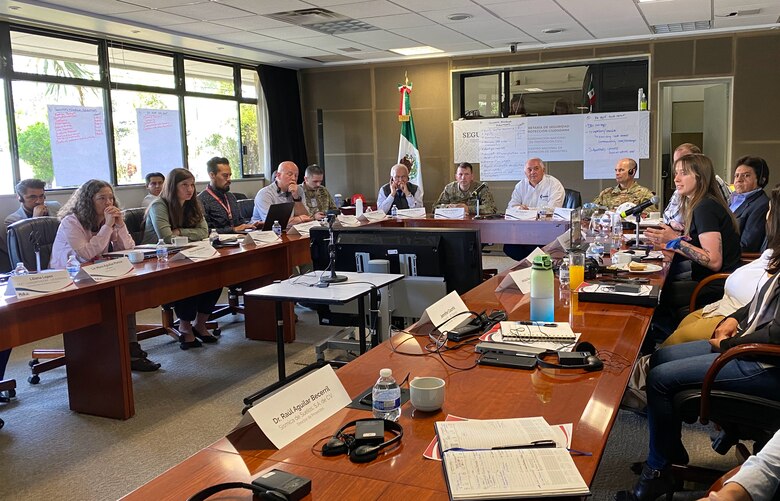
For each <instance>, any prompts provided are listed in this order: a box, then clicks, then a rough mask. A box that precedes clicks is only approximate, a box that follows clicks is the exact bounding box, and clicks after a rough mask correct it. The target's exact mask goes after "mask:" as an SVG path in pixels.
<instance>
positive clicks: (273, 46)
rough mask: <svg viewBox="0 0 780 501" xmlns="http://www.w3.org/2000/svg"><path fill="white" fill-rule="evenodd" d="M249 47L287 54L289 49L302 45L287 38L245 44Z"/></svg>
mask: <svg viewBox="0 0 780 501" xmlns="http://www.w3.org/2000/svg"><path fill="white" fill-rule="evenodd" d="M245 45H246V46H247V47H255V48H258V49H262V50H270V51H273V52H279V53H280V54H285V53H286V51H287V50H293V49H297V48H299V47H300V45H298V44H296V43H293V42H287V41H285V40H271V41H270V42H268V41H266V42H249V43H247V44H245Z"/></svg>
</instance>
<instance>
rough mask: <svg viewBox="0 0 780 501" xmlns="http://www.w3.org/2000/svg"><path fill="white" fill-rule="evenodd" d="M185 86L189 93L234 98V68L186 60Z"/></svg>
mask: <svg viewBox="0 0 780 501" xmlns="http://www.w3.org/2000/svg"><path fill="white" fill-rule="evenodd" d="M184 75H185V82H184V85H185V87H186V88H187V92H202V93H204V94H220V95H222V96H234V95H235V94H236V91H235V86H234V85H233V67H232V66H224V65H221V64H212V63H203V62H200V61H193V60H191V59H185V60H184Z"/></svg>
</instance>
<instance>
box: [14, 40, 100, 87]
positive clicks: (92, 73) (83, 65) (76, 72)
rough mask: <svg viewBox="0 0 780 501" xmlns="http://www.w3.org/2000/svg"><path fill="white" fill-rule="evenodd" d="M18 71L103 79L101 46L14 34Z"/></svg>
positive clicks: (15, 59)
mask: <svg viewBox="0 0 780 501" xmlns="http://www.w3.org/2000/svg"><path fill="white" fill-rule="evenodd" d="M11 48H12V51H13V67H14V71H15V72H22V73H32V74H35V75H48V76H53V77H66V78H82V79H85V80H100V66H99V65H98V56H97V44H90V43H84V42H78V41H74V40H68V39H63V38H52V37H48V36H42V35H35V34H31V33H25V32H21V31H12V32H11Z"/></svg>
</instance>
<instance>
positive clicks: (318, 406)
mask: <svg viewBox="0 0 780 501" xmlns="http://www.w3.org/2000/svg"><path fill="white" fill-rule="evenodd" d="M350 402H351V400H350V398H349V395H348V394H347V390H345V389H344V386H343V385H342V384H341V381H339V378H338V377H336V373H335V372H334V371H333V368H332V367H331V366H330V365H326V366H325V367H323V368H322V369H318V370H316V371H314V372H312V373H311V374H309V375H308V376H306V377H303V378H301V379H299V380H297V381H296V382H294V383H292V384H291V385H289V386H287V387H285V388H284V389H283V390H281V391H279V392H278V393H275V394H274V395H271V396H270V397H268V398H266V399H265V400H263V401H262V402H259V403H257V404H255V405H254V407H252V408H251V409H249V414H251V415H252V418H254V420H255V422H256V423H257V426H259V427H260V429H261V430H262V431H263V433H265V436H266V437H268V439H269V440H270V441H271V442H273V444H274V445H275V446H276V447H278V448H279V449H281V448H282V447H284V446H285V445H287V444H289V443H290V442H292V441H293V440H295V439H297V438H298V437H300V436H301V435H303V434H304V433H306V432H307V431H309V430H311V429H312V428H314V427H315V426H317V425H318V424H320V423H321V422H323V421H325V420H326V419H328V418H329V417H330V416H332V415H333V414H335V413H336V412H338V411H340V410H341V409H343V408H344V407H345V406H346V405H347V404H349V403H350Z"/></svg>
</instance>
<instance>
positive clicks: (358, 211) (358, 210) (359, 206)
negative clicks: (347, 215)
mask: <svg viewBox="0 0 780 501" xmlns="http://www.w3.org/2000/svg"><path fill="white" fill-rule="evenodd" d="M362 215H363V199H362V198H358V199H357V200H355V216H357V217H360V216H362Z"/></svg>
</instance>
